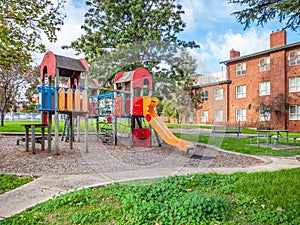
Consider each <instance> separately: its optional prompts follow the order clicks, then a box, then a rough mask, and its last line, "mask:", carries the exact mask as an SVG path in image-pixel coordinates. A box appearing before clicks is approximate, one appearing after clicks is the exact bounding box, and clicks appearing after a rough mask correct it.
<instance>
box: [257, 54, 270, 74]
mask: <svg viewBox="0 0 300 225" xmlns="http://www.w3.org/2000/svg"><path fill="white" fill-rule="evenodd" d="M258 68H259V72H262V71H266V70H270V56H267V57H264V58H260V59H259V61H258Z"/></svg>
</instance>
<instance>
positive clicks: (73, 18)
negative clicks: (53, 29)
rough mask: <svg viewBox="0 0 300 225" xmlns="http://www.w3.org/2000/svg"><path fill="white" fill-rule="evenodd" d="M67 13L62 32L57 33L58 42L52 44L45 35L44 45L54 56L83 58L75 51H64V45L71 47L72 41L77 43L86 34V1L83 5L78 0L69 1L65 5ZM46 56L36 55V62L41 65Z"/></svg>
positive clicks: (43, 37) (43, 36)
mask: <svg viewBox="0 0 300 225" xmlns="http://www.w3.org/2000/svg"><path fill="white" fill-rule="evenodd" d="M65 11H66V14H67V17H66V19H65V21H64V25H63V26H62V27H61V30H60V31H59V32H57V41H56V42H55V43H51V42H49V41H48V40H47V38H46V36H45V35H42V39H43V43H44V44H45V45H46V48H47V51H52V52H53V53H54V54H57V55H63V56H68V57H71V58H79V57H83V55H80V56H76V55H75V53H76V52H75V51H74V50H72V49H68V50H64V49H62V46H63V45H70V44H71V42H72V41H75V40H76V39H77V38H78V37H80V36H81V35H82V34H84V31H83V30H82V29H81V25H82V24H83V22H84V14H85V12H86V6H85V4H84V1H82V4H79V3H78V0H68V1H66V4H65ZM43 56H44V54H38V55H36V58H35V60H36V61H37V62H38V63H40V61H41V60H42V58H43Z"/></svg>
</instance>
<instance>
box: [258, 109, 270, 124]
mask: <svg viewBox="0 0 300 225" xmlns="http://www.w3.org/2000/svg"><path fill="white" fill-rule="evenodd" d="M264 114H266V115H267V116H265V115H264ZM270 120H271V109H270V108H267V109H265V110H264V109H262V108H260V109H259V121H270Z"/></svg>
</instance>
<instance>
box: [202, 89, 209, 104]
mask: <svg viewBox="0 0 300 225" xmlns="http://www.w3.org/2000/svg"><path fill="white" fill-rule="evenodd" d="M201 101H202V102H207V101H208V91H202V92H201Z"/></svg>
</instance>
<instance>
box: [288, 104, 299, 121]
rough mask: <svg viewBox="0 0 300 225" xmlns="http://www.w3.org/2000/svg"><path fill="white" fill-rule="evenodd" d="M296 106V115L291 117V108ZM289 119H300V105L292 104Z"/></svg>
mask: <svg viewBox="0 0 300 225" xmlns="http://www.w3.org/2000/svg"><path fill="white" fill-rule="evenodd" d="M292 107H295V112H294V113H293V115H295V117H294V118H291V108H292ZM289 120H300V105H290V107H289Z"/></svg>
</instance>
